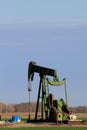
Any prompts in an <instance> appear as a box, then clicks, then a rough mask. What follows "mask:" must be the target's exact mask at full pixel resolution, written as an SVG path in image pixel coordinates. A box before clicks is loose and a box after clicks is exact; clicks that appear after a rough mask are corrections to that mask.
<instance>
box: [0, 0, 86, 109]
mask: <svg viewBox="0 0 87 130" xmlns="http://www.w3.org/2000/svg"><path fill="white" fill-rule="evenodd" d="M86 5H87V1H86V0H83V1H82V0H71V1H70V0H66V1H65V0H61V1H60V0H54V1H53V0H44V1H41V0H37V1H36V0H32V1H30V0H14V1H12V0H8V1H6V0H3V1H0V88H1V91H0V102H4V103H20V102H27V101H28V91H27V87H28V85H27V84H28V83H27V82H28V81H27V71H28V63H29V62H30V61H32V60H33V61H35V62H36V63H37V64H38V65H41V66H45V67H49V68H53V69H57V71H58V76H59V79H60V80H62V79H63V78H64V77H66V79H67V93H68V103H69V105H71V106H78V105H87V101H86V99H87V87H86V86H87V83H86V81H87V76H86V75H87V69H86V67H87V36H86V35H87V8H86ZM38 85H39V75H38V74H35V77H34V81H33V82H32V92H31V100H32V101H35V100H36V98H37V90H38ZM50 91H51V92H52V93H54V95H55V98H61V97H63V98H64V87H63V86H60V87H53V86H50Z"/></svg>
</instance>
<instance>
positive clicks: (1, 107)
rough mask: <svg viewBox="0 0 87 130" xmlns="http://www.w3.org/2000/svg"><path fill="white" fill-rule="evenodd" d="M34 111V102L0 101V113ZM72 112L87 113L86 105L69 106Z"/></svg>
mask: <svg viewBox="0 0 87 130" xmlns="http://www.w3.org/2000/svg"><path fill="white" fill-rule="evenodd" d="M29 110H30V112H35V110H36V102H31V103H19V104H4V103H0V113H10V112H29ZM40 110H41V104H39V110H38V111H40ZM70 110H71V111H72V112H73V113H87V106H78V107H70Z"/></svg>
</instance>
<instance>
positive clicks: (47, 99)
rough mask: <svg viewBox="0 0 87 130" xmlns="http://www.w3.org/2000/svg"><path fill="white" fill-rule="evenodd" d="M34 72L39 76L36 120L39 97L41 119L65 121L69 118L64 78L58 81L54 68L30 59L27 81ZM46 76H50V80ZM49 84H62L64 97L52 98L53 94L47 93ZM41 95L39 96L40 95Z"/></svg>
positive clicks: (32, 77)
mask: <svg viewBox="0 0 87 130" xmlns="http://www.w3.org/2000/svg"><path fill="white" fill-rule="evenodd" d="M34 73H38V74H39V76H40V81H39V89H38V96H37V104H36V111H35V119H34V121H37V120H38V118H37V114H38V107H39V99H40V98H41V119H40V120H42V121H44V120H46V121H53V122H55V121H59V122H65V121H68V120H69V107H68V103H67V91H66V79H65V78H64V79H63V80H62V81H59V78H58V76H57V71H56V70H55V69H51V68H46V67H43V66H38V65H37V64H36V63H35V62H33V61H31V62H30V63H29V66H28V81H33V79H34ZM47 76H49V77H50V76H52V77H53V80H50V79H49V78H48V77H47ZM49 85H52V86H62V85H64V88H65V99H66V101H64V100H63V99H56V100H55V99H54V96H53V94H51V93H49ZM40 95H41V96H40Z"/></svg>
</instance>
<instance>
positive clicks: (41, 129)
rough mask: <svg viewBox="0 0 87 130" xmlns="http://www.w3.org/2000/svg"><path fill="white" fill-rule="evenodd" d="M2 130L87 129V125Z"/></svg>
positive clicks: (2, 129) (3, 129)
mask: <svg viewBox="0 0 87 130" xmlns="http://www.w3.org/2000/svg"><path fill="white" fill-rule="evenodd" d="M0 129H1V130H29V129H30V130H46V129H47V130H87V127H58V126H57V127H27V128H0Z"/></svg>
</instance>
